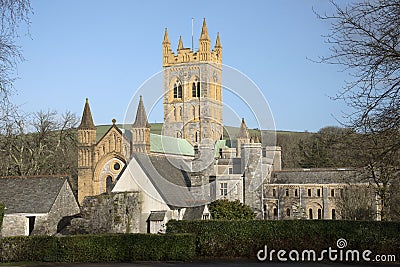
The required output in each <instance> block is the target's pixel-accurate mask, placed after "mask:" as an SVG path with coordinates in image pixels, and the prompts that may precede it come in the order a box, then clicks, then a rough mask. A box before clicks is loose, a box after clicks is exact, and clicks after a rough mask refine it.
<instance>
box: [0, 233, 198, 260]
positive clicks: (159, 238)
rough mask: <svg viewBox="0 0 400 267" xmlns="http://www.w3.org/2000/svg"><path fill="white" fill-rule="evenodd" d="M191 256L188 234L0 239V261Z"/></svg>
mask: <svg viewBox="0 0 400 267" xmlns="http://www.w3.org/2000/svg"><path fill="white" fill-rule="evenodd" d="M194 256H195V236H194V235H192V234H176V235H151V234H107V235H77V236H65V237H50V236H29V237H8V238H3V239H1V240H0V261H1V262H19V261H28V262H35V261H38V262H78V263H83V262H134V261H167V260H172V261H188V260H191V259H193V258H194Z"/></svg>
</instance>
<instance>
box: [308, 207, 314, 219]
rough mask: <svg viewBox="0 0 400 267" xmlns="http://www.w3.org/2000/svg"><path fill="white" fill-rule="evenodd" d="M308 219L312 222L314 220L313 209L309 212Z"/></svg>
mask: <svg viewBox="0 0 400 267" xmlns="http://www.w3.org/2000/svg"><path fill="white" fill-rule="evenodd" d="M308 219H310V220H312V219H313V212H312V209H309V210H308Z"/></svg>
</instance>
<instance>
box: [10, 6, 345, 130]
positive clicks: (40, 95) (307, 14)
mask: <svg viewBox="0 0 400 267" xmlns="http://www.w3.org/2000/svg"><path fill="white" fill-rule="evenodd" d="M32 7H33V10H34V14H33V15H32V24H31V26H30V29H29V33H30V35H29V36H28V35H22V36H21V37H20V38H19V40H18V44H19V45H21V46H22V48H23V53H24V57H25V59H26V61H24V62H22V63H21V64H19V66H18V77H19V79H18V80H17V81H16V83H15V87H16V94H15V95H14V97H13V101H14V102H15V103H17V104H18V105H20V106H21V109H22V110H24V111H26V112H34V111H38V110H47V109H50V110H57V111H60V112H63V111H65V110H70V111H72V112H75V113H76V114H77V115H78V116H81V113H82V109H83V105H84V101H85V98H86V97H88V98H89V101H90V104H91V108H92V114H93V117H94V120H95V123H96V124H107V123H110V122H111V120H112V118H116V119H117V121H120V122H121V121H122V120H123V119H124V115H125V112H126V110H127V106H128V105H129V102H130V99H131V98H132V96H133V95H134V94H135V92H136V90H137V89H138V88H139V87H140V86H141V84H142V83H143V82H145V81H146V80H147V79H148V78H149V77H151V76H152V75H153V74H155V73H157V72H159V71H161V70H162V65H161V64H162V62H161V60H162V57H161V52H162V50H161V48H162V47H161V42H162V38H163V34H164V28H165V27H168V31H169V38H170V41H171V44H172V48H173V49H174V50H175V49H176V47H177V44H178V40H179V36H180V35H182V38H183V43H184V45H185V47H190V46H191V19H192V17H193V18H195V21H194V39H195V47H197V42H198V38H199V34H200V30H201V23H202V19H203V18H204V17H205V18H206V19H207V26H208V31H209V34H210V37H211V42H212V45H213V44H214V42H215V37H216V35H217V32H220V35H221V42H222V46H223V63H224V64H226V65H229V66H232V67H234V68H236V69H238V70H239V71H241V72H243V73H244V74H246V75H247V76H248V77H249V78H250V79H252V80H253V81H254V83H255V84H256V85H257V86H258V87H259V88H260V89H261V91H262V93H263V94H264V96H265V97H266V99H267V101H268V103H269V105H270V108H271V111H272V113H273V116H274V119H275V123H276V128H277V129H279V130H293V131H304V130H308V131H317V130H318V129H320V128H322V127H324V126H328V125H338V122H337V121H336V119H335V117H336V118H338V119H341V117H342V114H343V112H344V111H346V110H348V108H347V107H346V106H345V105H344V103H342V102H338V101H333V100H331V99H330V98H329V96H334V95H335V94H336V93H337V91H338V90H339V89H340V88H341V87H342V86H343V84H344V80H345V79H346V78H347V76H346V74H345V73H343V72H340V71H339V70H340V69H339V68H338V67H337V66H332V65H324V64H317V63H314V62H312V61H311V60H309V59H318V57H319V56H326V55H328V54H329V51H328V48H329V47H328V46H327V45H326V44H325V43H324V38H323V37H322V35H326V34H327V33H328V32H329V24H328V23H327V22H323V21H320V20H318V19H317V18H316V16H315V14H314V13H313V11H312V8H313V7H314V9H315V10H317V11H319V12H321V13H324V12H328V13H329V12H331V11H332V7H331V5H330V4H329V2H328V1H321V0H298V1H295V0H291V1H289V0H285V1H282V0H281V1H263V0H259V1H232V0H231V1H228V0H222V1H189V0H186V1H131V0H126V1H122V0H118V1H101V0H85V1H77V0H68V1H67V0H57V1H50V0H37V1H32ZM22 32H23V33H26V32H25V31H22ZM154 90H156V91H157V90H159V92H158V91H157V92H156V93H157V94H161V92H162V88H155V89H154ZM144 100H145V101H146V99H144ZM145 104H146V102H145ZM239 113H240V111H239ZM239 116H240V114H239ZM162 119H163V115H162V112H153V113H152V114H151V115H150V122H154V121H157V122H161V121H162ZM248 124H249V125H248V126H249V127H256V126H255V125H252V123H251V122H250V123H248Z"/></svg>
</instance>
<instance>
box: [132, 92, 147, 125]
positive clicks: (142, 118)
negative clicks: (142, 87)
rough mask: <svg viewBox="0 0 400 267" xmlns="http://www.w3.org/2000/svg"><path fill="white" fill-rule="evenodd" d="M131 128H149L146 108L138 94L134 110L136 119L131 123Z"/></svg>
mask: <svg viewBox="0 0 400 267" xmlns="http://www.w3.org/2000/svg"><path fill="white" fill-rule="evenodd" d="M132 127H133V128H150V124H149V122H148V121H147V115H146V110H145V108H144V104H143V99H142V96H140V100H139V105H138V108H137V112H136V119H135V122H134V123H133V125H132Z"/></svg>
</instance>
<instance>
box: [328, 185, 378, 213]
mask: <svg viewBox="0 0 400 267" xmlns="http://www.w3.org/2000/svg"><path fill="white" fill-rule="evenodd" d="M341 192H342V193H341V195H340V196H339V197H338V198H336V200H335V204H336V207H337V210H338V213H339V215H340V218H341V219H343V220H363V221H366V220H367V221H371V220H375V219H376V216H377V215H378V214H377V205H376V204H377V202H376V198H375V193H374V190H373V189H372V188H371V187H368V186H366V185H363V186H360V185H348V186H345V187H344V188H343V189H342V190H341Z"/></svg>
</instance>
